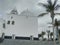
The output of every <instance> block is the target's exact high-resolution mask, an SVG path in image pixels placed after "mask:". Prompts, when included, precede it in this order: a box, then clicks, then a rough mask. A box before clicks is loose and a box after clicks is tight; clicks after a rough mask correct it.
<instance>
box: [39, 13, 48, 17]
mask: <svg viewBox="0 0 60 45" xmlns="http://www.w3.org/2000/svg"><path fill="white" fill-rule="evenodd" d="M46 14H48V13H42V14H40V15H38V17H42V16H44V15H46Z"/></svg>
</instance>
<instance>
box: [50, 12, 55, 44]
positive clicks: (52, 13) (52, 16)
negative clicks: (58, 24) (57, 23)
mask: <svg viewBox="0 0 60 45" xmlns="http://www.w3.org/2000/svg"><path fill="white" fill-rule="evenodd" d="M51 18H52V25H53V40H54V45H55V39H54V11H51Z"/></svg>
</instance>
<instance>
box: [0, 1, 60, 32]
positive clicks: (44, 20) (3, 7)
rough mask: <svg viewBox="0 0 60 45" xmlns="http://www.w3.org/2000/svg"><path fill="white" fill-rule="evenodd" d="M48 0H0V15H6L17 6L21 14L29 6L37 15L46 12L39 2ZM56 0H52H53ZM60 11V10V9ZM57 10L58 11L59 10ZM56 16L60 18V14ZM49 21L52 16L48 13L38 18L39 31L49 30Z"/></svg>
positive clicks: (59, 2)
mask: <svg viewBox="0 0 60 45" xmlns="http://www.w3.org/2000/svg"><path fill="white" fill-rule="evenodd" d="M46 1H47V0H0V17H2V16H3V15H5V14H6V13H9V11H11V10H12V9H13V8H17V10H18V12H19V14H20V13H21V12H22V11H23V10H26V9H27V8H28V9H29V10H30V11H31V12H33V13H35V14H36V15H39V14H41V13H43V12H46V11H45V9H44V8H43V7H41V6H39V5H38V3H39V2H42V3H46ZM53 1H54V0H52V2H53ZM58 4H60V1H59V0H58ZM59 11H60V10H59ZM59 11H57V12H59ZM55 18H58V19H59V18H60V16H57V17H56V16H55ZM48 22H51V18H50V16H49V14H47V15H46V16H44V17H40V18H38V31H39V33H40V32H41V31H44V30H45V31H46V30H48V25H49V24H48Z"/></svg>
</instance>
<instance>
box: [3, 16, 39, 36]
mask: <svg viewBox="0 0 60 45" xmlns="http://www.w3.org/2000/svg"><path fill="white" fill-rule="evenodd" d="M6 16H7V18H6V29H5V31H4V32H5V35H12V34H15V35H16V36H30V35H34V36H37V34H38V20H37V17H26V16H19V15H18V16H17V15H6ZM11 16H13V19H11ZM8 20H10V21H11V22H12V21H13V20H14V21H15V24H14V25H12V24H11V23H10V24H7V21H8Z"/></svg>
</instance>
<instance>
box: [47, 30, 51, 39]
mask: <svg viewBox="0 0 60 45" xmlns="http://www.w3.org/2000/svg"><path fill="white" fill-rule="evenodd" d="M47 33H48V40H49V36H50V30H47Z"/></svg>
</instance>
